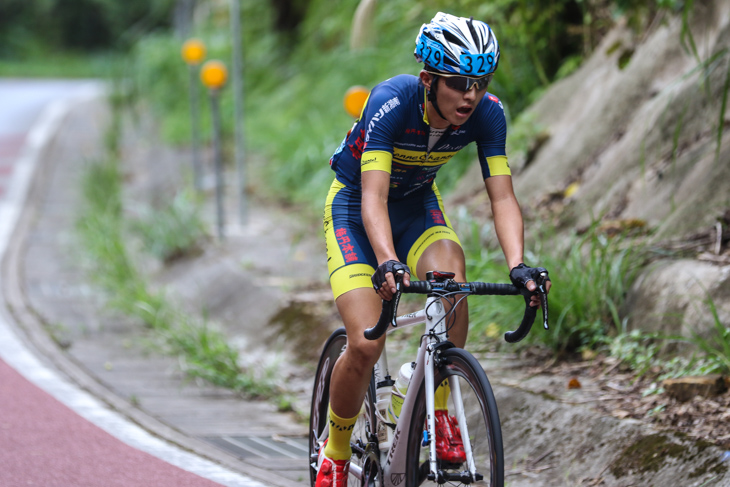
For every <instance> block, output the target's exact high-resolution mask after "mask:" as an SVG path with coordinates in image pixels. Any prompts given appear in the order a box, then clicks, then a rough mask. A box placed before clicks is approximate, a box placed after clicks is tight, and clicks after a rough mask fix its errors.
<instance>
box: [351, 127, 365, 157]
mask: <svg viewBox="0 0 730 487" xmlns="http://www.w3.org/2000/svg"><path fill="white" fill-rule="evenodd" d="M348 147H349V148H350V152H352V157H354V158H355V159H360V158H361V157H362V151H363V149H364V148H365V129H362V130H360V136H359V137H358V138H357V139H355V142H353V143H352V144H348Z"/></svg>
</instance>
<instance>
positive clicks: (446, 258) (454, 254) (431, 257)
mask: <svg viewBox="0 0 730 487" xmlns="http://www.w3.org/2000/svg"><path fill="white" fill-rule="evenodd" d="M418 269H419V273H420V274H423V275H422V276H421V275H419V279H425V278H426V272H428V271H430V270H438V271H446V272H453V273H454V274H456V275H455V276H454V279H456V281H458V282H465V281H466V280H467V279H466V261H465V259H464V250H463V249H462V248H461V245H459V244H458V243H456V242H454V241H453V240H447V239H440V240H434V241H433V242H431V243H430V244H429V245H428V247H426V249H425V250H424V251H423V253H422V254H421V256H420V257H419V258H418Z"/></svg>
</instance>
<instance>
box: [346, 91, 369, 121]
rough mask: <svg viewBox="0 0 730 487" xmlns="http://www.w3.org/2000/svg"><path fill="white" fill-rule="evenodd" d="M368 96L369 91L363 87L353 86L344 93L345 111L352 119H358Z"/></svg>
mask: <svg viewBox="0 0 730 487" xmlns="http://www.w3.org/2000/svg"><path fill="white" fill-rule="evenodd" d="M368 95H370V90H368V89H367V88H365V87H364V86H353V87H352V88H350V89H348V90H347V91H346V92H345V99H344V105H345V111H346V112H347V113H348V114H350V116H351V117H353V118H358V117H359V116H360V113H361V112H362V107H363V106H364V105H365V101H366V100H367V99H368Z"/></svg>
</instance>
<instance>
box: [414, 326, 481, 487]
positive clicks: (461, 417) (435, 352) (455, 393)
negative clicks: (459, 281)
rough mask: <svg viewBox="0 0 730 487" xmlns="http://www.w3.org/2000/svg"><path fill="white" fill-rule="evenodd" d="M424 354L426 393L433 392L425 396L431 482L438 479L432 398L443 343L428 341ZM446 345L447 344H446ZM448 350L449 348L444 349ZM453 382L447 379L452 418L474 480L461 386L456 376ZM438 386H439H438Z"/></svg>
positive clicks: (474, 465) (434, 412)
mask: <svg viewBox="0 0 730 487" xmlns="http://www.w3.org/2000/svg"><path fill="white" fill-rule="evenodd" d="M430 341H431V343H429V345H428V348H427V353H426V364H425V365H426V367H425V370H424V381H425V383H426V391H434V393H433V394H430V393H427V394H426V429H427V439H428V443H429V453H428V459H429V471H430V475H429V478H431V479H432V480H435V479H438V478H439V472H438V461H437V459H436V406H435V404H434V396H435V392H436V388H435V386H436V385H437V384H435V380H436V379H435V370H436V368H437V367H440V366H442V363H441V360H440V358H439V357H440V352H441V349H442V348H444V347H440V346H439V344H442V345H444V344H445V342H437V341H436V340H435V338H431V339H430ZM446 343H448V342H446ZM449 345H450V344H449ZM445 348H450V346H448V347H445ZM453 377H455V380H451V379H449V387H450V388H451V397H452V404H453V406H454V411H453V412H454V416H456V420H457V422H458V423H459V430H460V432H461V440H462V443H463V444H464V453H465V454H466V461H467V467H468V470H469V473H470V474H471V478H472V479H474V478H475V476H476V464H475V462H474V454H473V452H472V449H471V442H470V441H469V426H468V424H467V422H466V413H465V411H464V402H463V400H462V396H461V384H460V383H459V381H458V378H457V377H456V376H453ZM439 385H440V384H439Z"/></svg>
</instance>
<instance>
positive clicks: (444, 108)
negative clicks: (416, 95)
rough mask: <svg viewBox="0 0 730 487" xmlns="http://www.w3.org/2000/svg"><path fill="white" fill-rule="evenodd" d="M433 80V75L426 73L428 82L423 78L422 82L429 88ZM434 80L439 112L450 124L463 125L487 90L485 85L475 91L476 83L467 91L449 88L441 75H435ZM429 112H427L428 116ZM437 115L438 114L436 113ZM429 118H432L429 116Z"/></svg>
mask: <svg viewBox="0 0 730 487" xmlns="http://www.w3.org/2000/svg"><path fill="white" fill-rule="evenodd" d="M432 82H433V76H431V75H428V84H427V82H426V80H424V84H425V85H426V87H427V88H430V87H431V86H430V85H431V83H432ZM436 82H437V83H438V88H437V90H436V97H437V98H436V99H437V100H438V106H439V109H440V110H441V113H442V114H443V115H444V117H445V119H446V121H448V122H449V123H450V124H451V125H463V124H464V123H465V122H466V121H467V120H469V117H471V114H472V113H474V110H475V109H476V107H477V105H478V104H479V101H481V99H482V98H483V97H484V94H485V93H486V92H487V87H486V86H485V87H484V88H483V89H481V90H478V91H477V87H476V85H475V86H473V87H472V88H471V89H470V90H469V91H465V92H464V91H459V90H455V89H454V88H450V87H449V86H448V85H447V84H446V83H445V82H444V78H443V77H437V78H436ZM430 115H431V114H429V117H430ZM437 116H438V115H437ZM439 118H440V117H439ZM429 120H432V119H431V118H429Z"/></svg>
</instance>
